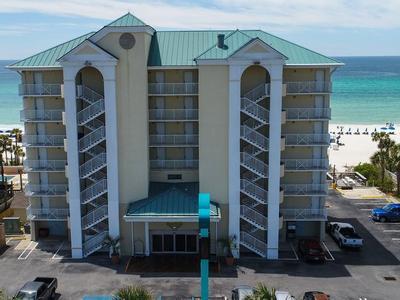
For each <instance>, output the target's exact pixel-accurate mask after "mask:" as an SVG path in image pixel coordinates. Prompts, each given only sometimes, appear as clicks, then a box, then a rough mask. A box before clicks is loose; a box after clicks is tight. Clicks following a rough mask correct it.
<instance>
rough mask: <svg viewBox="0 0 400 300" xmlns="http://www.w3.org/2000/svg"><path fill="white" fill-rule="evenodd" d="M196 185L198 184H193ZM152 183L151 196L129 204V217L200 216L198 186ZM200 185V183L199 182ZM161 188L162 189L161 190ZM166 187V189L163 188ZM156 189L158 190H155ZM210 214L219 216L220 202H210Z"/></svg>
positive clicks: (127, 213) (127, 214)
mask: <svg viewBox="0 0 400 300" xmlns="http://www.w3.org/2000/svg"><path fill="white" fill-rule="evenodd" d="M192 185H196V184H192ZM162 186H163V185H162V184H161V185H160V184H158V183H154V182H152V183H150V192H149V197H148V198H145V199H142V200H139V201H135V202H132V203H130V204H129V207H128V210H127V212H126V216H127V217H133V216H141V217H168V216H173V217H195V216H198V211H199V203H198V202H199V200H198V193H197V192H195V191H196V188H195V189H193V188H192V187H191V188H188V186H189V185H188V184H181V183H178V184H171V183H169V184H165V185H164V187H162ZM197 186H198V184H197ZM160 189H161V190H160ZM163 189H164V190H163ZM154 190H158V193H157V191H154ZM210 216H211V217H219V216H220V210H219V206H218V204H216V203H214V202H212V203H211V204H210Z"/></svg>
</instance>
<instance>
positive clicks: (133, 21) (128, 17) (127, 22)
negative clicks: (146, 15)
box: [106, 12, 147, 27]
mask: <svg viewBox="0 0 400 300" xmlns="http://www.w3.org/2000/svg"><path fill="white" fill-rule="evenodd" d="M146 25H147V24H146V23H145V22H143V21H142V20H140V19H139V18H137V17H135V16H134V15H133V14H131V13H130V12H127V13H126V14H125V15H123V16H121V17H119V18H118V19H116V20H114V21H112V22H111V23H109V24H108V25H106V27H124V26H146Z"/></svg>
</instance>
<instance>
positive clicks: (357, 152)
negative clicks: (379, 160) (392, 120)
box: [328, 124, 400, 171]
mask: <svg viewBox="0 0 400 300" xmlns="http://www.w3.org/2000/svg"><path fill="white" fill-rule="evenodd" d="M337 126H339V127H340V126H343V132H346V131H348V129H349V128H351V129H352V134H351V135H348V134H343V135H341V138H340V142H341V143H344V146H339V150H334V149H333V147H330V148H329V150H328V151H329V163H330V165H331V166H334V165H335V166H336V170H338V171H344V170H345V169H346V166H355V165H357V164H358V163H360V162H369V158H370V157H371V155H372V154H373V153H374V152H375V151H376V150H377V149H378V148H377V143H375V142H373V141H372V138H371V132H373V131H374V130H375V128H376V129H377V130H378V131H379V128H381V127H382V124H381V125H359V124H357V125H354V124H352V125H349V124H347V125H346V124H330V125H329V132H336V134H337V133H338V132H339V130H340V129H339V130H338V129H337ZM357 128H359V130H360V133H361V134H360V135H355V134H354V132H355V131H356V130H357ZM366 128H367V129H368V133H369V134H368V135H364V134H362V132H363V131H365V129H366ZM399 129H400V127H399V125H398V124H396V131H395V134H393V135H390V137H391V139H393V140H394V141H396V143H400V130H399Z"/></svg>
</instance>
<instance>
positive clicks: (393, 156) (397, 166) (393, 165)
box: [389, 144, 400, 196]
mask: <svg viewBox="0 0 400 300" xmlns="http://www.w3.org/2000/svg"><path fill="white" fill-rule="evenodd" d="M389 164H390V166H389V170H390V171H392V172H394V173H396V181H397V195H398V196H400V144H396V145H393V147H391V149H390V154H389Z"/></svg>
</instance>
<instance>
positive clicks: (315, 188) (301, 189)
mask: <svg viewBox="0 0 400 300" xmlns="http://www.w3.org/2000/svg"><path fill="white" fill-rule="evenodd" d="M282 188H283V191H284V194H285V196H294V197H303V196H326V195H327V194H328V185H326V184H283V185H282Z"/></svg>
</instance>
